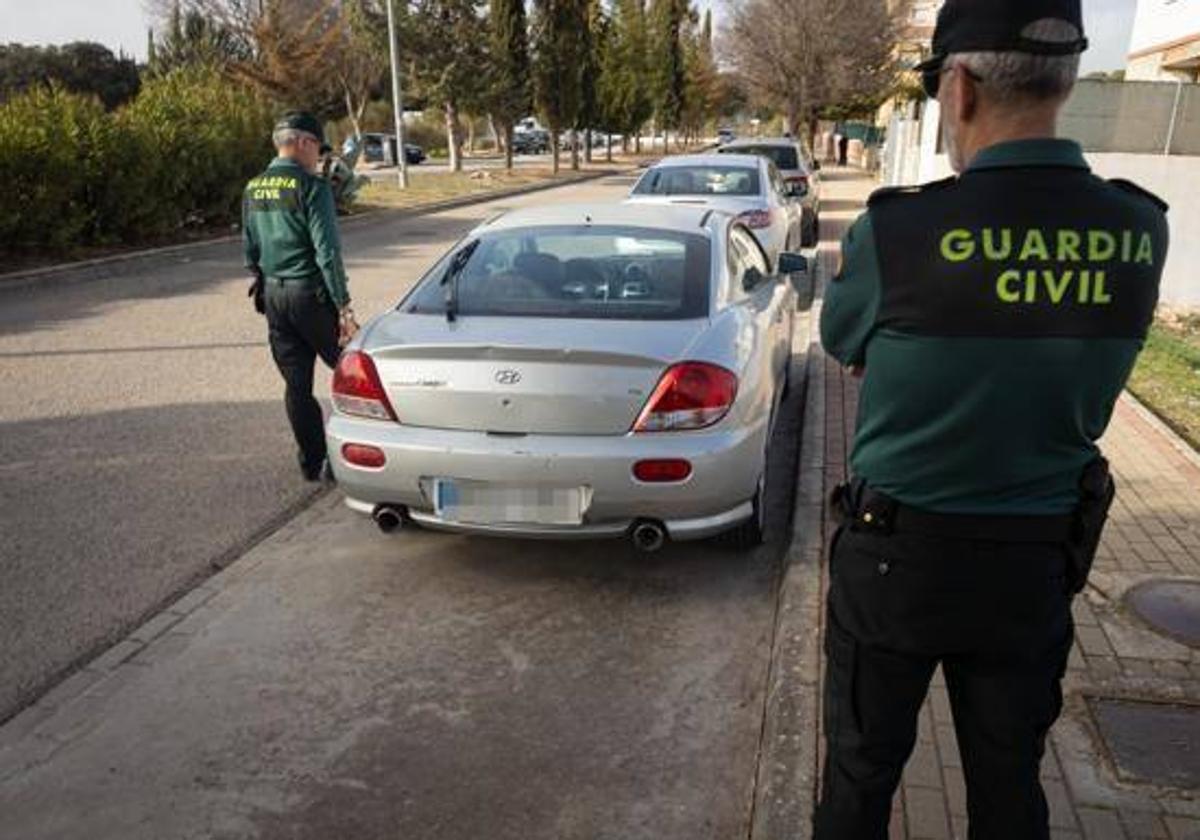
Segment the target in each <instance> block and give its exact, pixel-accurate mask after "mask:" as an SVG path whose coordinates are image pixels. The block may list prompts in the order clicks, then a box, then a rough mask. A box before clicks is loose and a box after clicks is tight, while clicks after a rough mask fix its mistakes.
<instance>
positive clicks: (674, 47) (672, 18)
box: [650, 0, 688, 150]
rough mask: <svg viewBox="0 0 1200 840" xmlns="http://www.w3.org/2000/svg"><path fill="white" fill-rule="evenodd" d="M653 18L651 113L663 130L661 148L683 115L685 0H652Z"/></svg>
mask: <svg viewBox="0 0 1200 840" xmlns="http://www.w3.org/2000/svg"><path fill="white" fill-rule="evenodd" d="M650 14H651V19H652V21H653V30H652V31H653V49H652V51H651V54H652V55H653V56H655V61H654V66H653V86H654V113H655V118H656V119H657V122H658V126H659V128H661V129H662V132H663V148H664V150H665V149H666V147H667V138H668V135H669V132H670V130H671V129H673V128H677V127H678V126H679V123H680V118H681V117H682V116H683V107H684V96H685V88H686V85H687V68H686V67H685V65H684V55H683V41H682V35H683V28H684V22H685V20H686V18H687V16H688V4H687V0H654V5H653V6H652V7H651V12H650Z"/></svg>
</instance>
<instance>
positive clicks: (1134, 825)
mask: <svg viewBox="0 0 1200 840" xmlns="http://www.w3.org/2000/svg"><path fill="white" fill-rule="evenodd" d="M1121 822H1122V823H1123V824H1124V825H1125V833H1126V834H1128V835H1129V837H1130V839H1131V840H1169V838H1170V835H1169V834H1167V826H1166V825H1165V824H1164V823H1163V821H1162V817H1160V816H1159V815H1158V814H1147V813H1144V812H1139V811H1121Z"/></svg>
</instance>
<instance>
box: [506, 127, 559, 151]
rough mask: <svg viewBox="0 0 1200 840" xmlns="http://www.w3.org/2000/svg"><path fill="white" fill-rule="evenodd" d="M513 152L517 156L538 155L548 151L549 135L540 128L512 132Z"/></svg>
mask: <svg viewBox="0 0 1200 840" xmlns="http://www.w3.org/2000/svg"><path fill="white" fill-rule="evenodd" d="M513 151H514V152H516V153H517V154H519V155H540V154H544V153H545V152H548V151H550V133H549V132H548V131H544V130H542V129H540V128H532V129H527V130H525V131H516V132H513Z"/></svg>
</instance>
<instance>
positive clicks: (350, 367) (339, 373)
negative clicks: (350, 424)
mask: <svg viewBox="0 0 1200 840" xmlns="http://www.w3.org/2000/svg"><path fill="white" fill-rule="evenodd" d="M333 407H334V408H336V409H337V410H338V411H340V412H341V413H342V414H353V415H356V416H358V417H370V418H372V419H375V420H395V419H396V413H395V412H394V411H392V406H391V403H389V402H388V398H387V393H386V392H384V390H383V383H382V382H380V381H379V372H378V371H376V370H375V362H373V361H372V360H371V357H370V356H368V355H367V354H366V353H363V352H361V351H358V350H352V351H350V352H348V353H343V354H342V357H341V358H340V359H338V364H337V367H336V368H335V369H334V371H333Z"/></svg>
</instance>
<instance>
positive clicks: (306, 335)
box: [265, 280, 341, 471]
mask: <svg viewBox="0 0 1200 840" xmlns="http://www.w3.org/2000/svg"><path fill="white" fill-rule="evenodd" d="M265 296H266V309H267V326H268V328H269V339H270V344H271V355H272V356H273V357H274V358H275V365H276V367H278V368H279V372H280V373H281V374H282V375H283V381H284V383H285V389H284V404H285V405H286V406H287V416H288V421H289V422H290V423H291V424H292V434H293V435H295V437H296V446H297V447H298V448H299V453H298V459H299V461H300V467H301V468H302V469H304V470H306V471H309V470H315V469H317V468H319V467H320V465H321V462H322V461H323V460H324V458H325V422H324V421H325V418H324V416H323V415H322V413H321V405H320V403H318V402H317V401H316V399H315V398H314V397H313V393H312V391H313V373H314V368H315V366H316V359H317V357H318V356H320V357H321V359H322V360H323V361H324V362H325V364H327V365H329V366H330V367H331V368H332V367H333V366H334V365H336V364H337V360H338V356H339V355H340V354H341V350H340V349H339V348H338V316H337V310H336V309H334V307H333V304H331V303H330V302H329V300H328V298H327V297H326V296H325V293H324V291H323V290H321V289H319V288H315V287H313V286H311V285H309V284H304V283H283V284H281V283H278V282H276V281H274V280H268V281H267V285H266V290H265Z"/></svg>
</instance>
